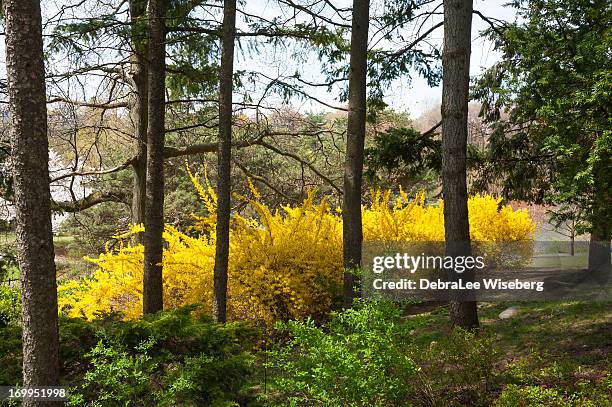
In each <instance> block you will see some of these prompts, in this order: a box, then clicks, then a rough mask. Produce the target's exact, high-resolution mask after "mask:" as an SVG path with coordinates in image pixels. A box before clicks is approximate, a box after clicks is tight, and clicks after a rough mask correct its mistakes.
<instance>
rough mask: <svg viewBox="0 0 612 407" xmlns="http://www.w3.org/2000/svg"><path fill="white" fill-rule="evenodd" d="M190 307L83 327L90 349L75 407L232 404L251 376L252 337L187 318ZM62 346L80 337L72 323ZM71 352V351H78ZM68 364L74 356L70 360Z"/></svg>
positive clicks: (237, 327) (244, 330) (240, 327)
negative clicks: (90, 333)
mask: <svg viewBox="0 0 612 407" xmlns="http://www.w3.org/2000/svg"><path fill="white" fill-rule="evenodd" d="M192 310H193V307H189V308H183V309H179V310H175V311H168V312H161V313H158V314H156V315H152V316H146V317H145V318H143V319H141V320H138V321H132V322H119V321H116V320H113V319H112V318H107V319H106V320H101V321H96V322H82V323H83V324H86V325H90V326H93V327H94V332H95V337H96V338H97V342H96V344H95V345H94V346H93V348H91V350H90V351H89V352H87V353H86V354H85V355H84V358H85V360H86V363H87V366H86V370H85V371H84V373H83V375H82V382H81V384H79V385H78V386H76V387H74V388H73V389H72V392H71V393H72V398H71V401H70V404H71V405H75V406H77V405H78V406H124V405H134V406H150V405H173V406H174V405H177V406H183V405H207V406H209V405H210V406H213V405H219V406H221V405H224V406H227V405H234V404H236V403H237V402H238V401H239V400H240V397H242V395H241V391H242V389H243V388H244V387H245V385H246V383H247V380H248V379H249V377H250V374H251V367H252V363H253V357H252V356H251V354H250V353H249V351H250V350H251V348H252V347H253V345H254V343H255V339H256V337H257V331H256V330H255V329H253V328H252V327H250V326H248V325H245V324H238V323H228V324H216V323H214V322H212V320H211V319H210V318H209V317H200V318H194V317H193V316H192V315H191V311H192ZM71 326H72V331H71V333H69V334H65V335H64V337H63V338H64V340H66V339H67V338H72V339H73V340H74V339H76V338H79V337H80V336H81V334H83V333H84V334H85V335H86V334H87V328H84V327H83V326H79V324H78V323H74V322H73V323H72V325H71ZM77 353H78V352H77ZM73 357H77V354H74V355H73Z"/></svg>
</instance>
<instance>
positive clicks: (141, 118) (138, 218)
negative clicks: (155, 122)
mask: <svg viewBox="0 0 612 407" xmlns="http://www.w3.org/2000/svg"><path fill="white" fill-rule="evenodd" d="M146 10H147V1H146V0H130V19H131V23H132V32H131V36H132V41H131V42H132V50H133V53H132V56H131V58H130V59H131V74H132V81H133V84H132V86H133V93H132V97H131V98H130V103H129V110H130V115H131V118H132V123H133V124H134V150H135V152H136V161H135V162H134V164H133V166H132V168H133V171H134V174H133V177H134V178H133V190H132V223H133V224H138V223H144V219H145V206H146V172H147V125H148V124H147V123H148V120H147V119H148V117H147V115H148V103H149V100H148V97H149V86H148V69H147V62H146V61H147V48H146V47H147V42H146V38H145V37H146V34H145V32H144V31H143V30H142V29H141V27H139V26H138V22H139V21H141V20H142V19H143V17H146ZM141 240H142V236H136V238H135V241H137V242H139V241H141Z"/></svg>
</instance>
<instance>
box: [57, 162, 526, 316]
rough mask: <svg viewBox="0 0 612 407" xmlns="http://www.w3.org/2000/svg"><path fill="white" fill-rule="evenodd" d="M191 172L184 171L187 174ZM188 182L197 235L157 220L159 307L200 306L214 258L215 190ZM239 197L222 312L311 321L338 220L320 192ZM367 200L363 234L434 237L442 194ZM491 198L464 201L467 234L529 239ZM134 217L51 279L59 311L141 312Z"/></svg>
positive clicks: (377, 195)
mask: <svg viewBox="0 0 612 407" xmlns="http://www.w3.org/2000/svg"><path fill="white" fill-rule="evenodd" d="M190 175H191V174H190ZM191 177H192V181H193V183H194V185H195V187H196V189H197V191H198V193H199V195H200V198H201V199H202V201H203V203H204V204H205V206H206V207H207V210H208V215H207V216H203V217H198V218H197V222H196V224H195V226H194V228H195V229H196V230H199V231H200V236H199V237H192V236H189V235H187V234H185V233H183V232H181V231H179V230H177V229H175V228H173V227H171V226H166V228H165V232H164V235H163V236H164V239H165V240H166V243H167V246H166V249H165V251H164V257H163V270H164V273H163V283H164V306H165V308H168V309H172V308H177V307H179V306H183V305H188V304H202V305H203V307H202V308H203V309H204V310H210V309H211V306H212V295H213V294H212V293H213V277H212V276H213V266H214V257H215V217H216V203H217V197H216V195H215V192H214V190H213V188H212V187H211V185H210V184H209V183H208V180H206V183H205V185H202V184H201V183H200V182H199V181H198V180H197V179H196V177H195V176H193V175H191ZM251 190H252V193H253V198H246V197H241V199H244V200H246V201H248V203H249V205H250V206H251V207H252V208H253V209H254V210H255V212H256V216H254V217H245V216H242V215H239V214H235V215H234V216H233V217H232V227H231V231H230V258H229V288H228V314H229V316H230V318H231V319H257V320H263V321H266V322H268V323H269V322H272V321H275V320H288V319H302V318H304V317H306V316H310V317H313V318H315V319H317V318H320V317H322V316H324V315H326V314H327V313H328V312H329V311H330V309H331V308H332V305H333V304H334V302H336V301H338V300H339V296H340V293H341V289H340V288H341V284H342V218H341V216H340V214H339V210H337V209H336V210H334V209H332V208H331V207H330V205H329V204H328V203H327V200H326V199H325V198H323V199H322V200H321V201H320V202H319V203H316V202H315V191H310V192H309V194H308V197H307V198H306V199H305V200H304V202H303V203H302V205H300V206H283V207H282V208H280V209H277V210H274V211H272V210H271V209H270V208H268V207H267V206H266V205H264V204H262V203H261V202H260V201H259V194H258V192H257V190H256V189H255V188H253V187H252V186H251ZM372 195H373V200H372V204H370V205H368V206H364V207H363V227H364V238H365V240H366V241H388V240H392V241H441V240H444V219H443V213H442V208H443V202H442V201H439V202H438V205H426V204H425V197H424V195H423V194H419V195H417V197H416V198H415V199H409V198H408V197H407V196H406V194H405V193H404V192H402V191H400V196H399V197H398V198H397V199H396V200H395V201H394V202H393V204H392V205H391V204H390V202H391V194H390V192H389V191H378V192H373V194H372ZM499 204H500V200H499V199H496V198H493V197H491V196H488V195H485V196H474V197H472V198H470V200H469V211H470V212H469V213H470V225H471V232H470V233H471V236H472V238H473V239H475V240H489V241H497V240H524V239H531V238H532V235H533V232H534V225H533V223H532V222H531V220H530V218H529V216H528V214H527V212H526V211H525V210H519V211H513V210H512V208H511V207H509V206H502V207H501V209H499V210H498V206H499ZM142 230H143V227H142V226H141V225H136V226H134V227H133V228H132V230H131V231H130V232H128V233H126V234H124V235H120V236H117V238H118V239H120V241H121V243H120V245H119V248H118V249H115V250H107V252H106V253H103V254H101V255H100V256H99V257H98V258H96V259H89V260H90V261H92V262H94V263H95V264H97V265H98V267H99V268H98V270H97V271H96V272H95V273H94V274H93V276H92V277H90V278H87V279H83V280H81V281H75V280H73V281H69V282H67V283H65V284H63V285H61V286H60V287H59V292H60V298H59V304H60V309H61V310H63V312H64V313H66V314H68V315H70V316H76V317H84V318H87V319H93V318H96V317H97V316H98V315H100V314H106V313H109V312H120V313H122V314H123V315H124V316H125V318H126V319H133V318H137V317H138V316H140V315H141V312H142V283H143V254H144V253H143V252H144V249H143V246H142V245H133V244H131V243H130V240H129V237H130V235H131V234H133V233H138V232H142Z"/></svg>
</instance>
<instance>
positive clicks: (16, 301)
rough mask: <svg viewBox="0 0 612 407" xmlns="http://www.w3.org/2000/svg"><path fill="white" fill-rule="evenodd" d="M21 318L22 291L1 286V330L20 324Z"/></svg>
mask: <svg viewBox="0 0 612 407" xmlns="http://www.w3.org/2000/svg"><path fill="white" fill-rule="evenodd" d="M20 318H21V291H20V290H19V289H17V288H10V287H7V286H4V285H0V328H3V327H5V326H7V325H9V324H18V323H19V320H20Z"/></svg>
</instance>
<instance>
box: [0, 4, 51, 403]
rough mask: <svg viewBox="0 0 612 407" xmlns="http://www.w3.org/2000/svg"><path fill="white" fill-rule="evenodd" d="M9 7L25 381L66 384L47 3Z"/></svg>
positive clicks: (26, 383)
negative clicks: (52, 181) (52, 176)
mask: <svg viewBox="0 0 612 407" xmlns="http://www.w3.org/2000/svg"><path fill="white" fill-rule="evenodd" d="M3 5H4V16H5V18H4V20H5V29H6V67H7V74H8V91H9V107H10V116H11V122H12V126H11V148H12V151H11V155H12V157H11V158H12V165H13V174H14V185H13V186H14V191H15V215H16V235H17V256H18V261H19V268H20V271H21V289H22V310H23V311H22V323H23V384H24V386H53V385H58V384H59V351H58V349H59V347H58V322H57V285H56V274H55V273H56V272H55V263H54V257H55V256H54V252H53V234H52V229H51V204H50V203H51V193H50V190H49V164H48V163H49V151H48V148H49V143H48V139H47V106H46V91H45V68H44V62H43V41H42V22H41V12H40V2H39V1H38V0H4V2H3ZM43 404H44V403H42V402H35V401H31V400H27V401H24V403H23V405H24V406H37V405H43Z"/></svg>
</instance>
